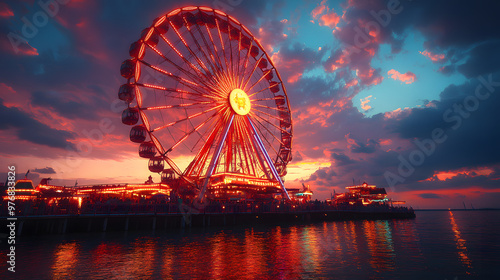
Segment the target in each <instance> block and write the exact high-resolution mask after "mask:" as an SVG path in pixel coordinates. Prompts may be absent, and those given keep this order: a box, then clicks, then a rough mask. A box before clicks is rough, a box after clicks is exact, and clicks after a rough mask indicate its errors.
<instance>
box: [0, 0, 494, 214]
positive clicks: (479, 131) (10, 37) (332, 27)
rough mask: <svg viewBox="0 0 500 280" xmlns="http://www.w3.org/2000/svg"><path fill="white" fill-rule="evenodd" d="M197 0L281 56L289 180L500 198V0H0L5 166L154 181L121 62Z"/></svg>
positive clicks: (85, 180) (95, 179)
mask: <svg viewBox="0 0 500 280" xmlns="http://www.w3.org/2000/svg"><path fill="white" fill-rule="evenodd" d="M42 2H43V3H44V2H45V1H42ZM47 2H50V1H47ZM61 2H65V1H61ZM66 2H68V1H66ZM54 3H58V2H54ZM187 5H200V6H210V7H212V8H216V9H220V10H223V11H225V12H226V13H228V14H230V15H232V16H234V17H235V18H236V19H238V20H239V21H240V22H241V23H242V24H244V25H245V26H246V27H248V29H249V30H250V31H251V32H252V33H253V34H254V36H255V37H256V38H257V39H258V40H260V42H261V44H262V45H263V46H264V47H265V49H266V51H267V52H268V54H269V55H270V56H272V60H273V62H274V64H275V66H276V68H277V70H278V71H279V72H280V74H281V76H282V79H283V81H284V83H285V86H286V88H287V93H288V97H289V99H290V106H291V109H292V119H293V125H294V136H293V161H292V162H291V163H290V164H289V166H288V175H287V177H286V182H285V185H286V186H287V187H298V186H300V185H301V183H302V182H303V183H305V184H309V185H310V186H311V188H312V189H313V191H314V197H313V198H316V199H321V200H324V199H326V198H329V197H330V195H331V193H332V192H333V191H334V190H335V191H336V192H344V191H345V190H344V187H346V186H349V185H352V182H353V180H354V181H355V182H356V183H358V182H363V181H366V182H368V183H370V184H376V185H377V186H380V187H385V188H387V190H388V192H389V194H390V196H391V197H392V198H394V199H397V200H405V201H407V203H408V204H409V205H411V206H413V207H414V208H417V209H419V208H420V209H423V208H448V207H451V208H463V203H465V205H466V206H467V208H470V207H471V205H473V206H474V207H475V208H481V207H496V208H498V207H499V206H500V203H499V202H498V201H499V200H500V183H499V182H500V181H499V179H500V147H499V146H498V143H499V139H500V125H499V123H500V117H499V114H498V107H497V105H500V95H499V92H500V52H499V51H498V50H499V49H500V31H499V30H500V17H498V15H497V13H498V11H500V2H498V1H419V0H415V1H406V0H401V1H389V4H388V3H387V1H377V0H372V1H364V0H348V1H326V0H325V1H313V0H302V1H299V0H295V1H285V0H282V1H255V0H252V1H250V0H215V1H194V0H193V1H160V0H158V1H81V0H78V1H77V0H73V1H69V3H67V4H59V3H58V4H57V5H51V6H50V7H49V10H47V9H44V7H42V6H41V5H40V4H39V2H38V1H3V2H0V33H1V36H0V50H1V52H0V61H1V65H2V67H1V68H0V93H1V94H0V130H1V133H0V157H1V158H0V162H1V164H0V168H3V170H1V169H0V175H1V176H0V180H5V178H6V173H7V170H8V169H7V167H8V166H9V165H15V166H16V171H17V175H18V179H20V178H23V177H24V174H25V173H26V172H27V171H28V169H29V170H30V174H29V176H28V177H29V178H30V179H32V180H33V181H34V183H35V184H37V183H38V182H39V180H40V179H41V178H44V177H51V178H53V179H54V180H53V181H52V183H54V184H61V185H62V184H66V185H74V184H75V181H76V180H77V181H78V184H79V185H85V184H94V183H117V182H120V183H126V182H130V183H132V182H143V181H145V180H146V179H147V177H148V176H149V175H150V174H151V173H150V172H149V171H148V168H147V160H145V159H142V158H140V157H139V156H138V153H137V144H134V143H132V142H131V141H130V140H129V139H128V138H129V130H130V127H128V126H126V125H123V124H122V123H121V111H122V110H123V103H122V101H120V100H118V96H117V93H118V88H119V86H120V85H121V84H122V83H123V82H124V79H123V78H122V77H121V76H120V71H119V69H120V64H121V63H122V61H123V60H125V59H127V58H128V57H129V54H128V50H129V46H130V44H131V43H132V42H134V41H136V40H137V39H138V38H139V36H140V32H141V30H142V29H143V28H145V27H148V26H150V25H151V22H152V21H153V19H155V18H156V17H159V16H162V15H164V14H166V13H168V12H169V11H171V10H173V9H175V8H179V7H182V6H187ZM47 13H48V14H47ZM82 149H83V150H82ZM152 175H153V178H154V180H155V181H158V180H159V176H158V175H157V174H152Z"/></svg>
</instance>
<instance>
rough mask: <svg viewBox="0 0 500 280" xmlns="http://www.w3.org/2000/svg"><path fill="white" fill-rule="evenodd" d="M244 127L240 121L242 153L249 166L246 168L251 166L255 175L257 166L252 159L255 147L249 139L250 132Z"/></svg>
mask: <svg viewBox="0 0 500 280" xmlns="http://www.w3.org/2000/svg"><path fill="white" fill-rule="evenodd" d="M245 127H246V124H245V123H240V125H239V133H240V135H241V137H242V138H241V139H242V140H243V144H244V146H243V155H244V157H245V160H246V163H247V165H248V166H249V167H248V169H250V167H251V168H252V171H253V174H254V175H255V176H257V169H258V168H257V166H256V162H255V160H254V159H253V158H254V157H255V152H256V149H255V147H254V143H253V141H251V139H252V138H251V136H250V133H249V132H248V130H247V129H246V128H245Z"/></svg>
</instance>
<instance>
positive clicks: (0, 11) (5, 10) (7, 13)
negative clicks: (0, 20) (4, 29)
mask: <svg viewBox="0 0 500 280" xmlns="http://www.w3.org/2000/svg"><path fill="white" fill-rule="evenodd" d="M12 16H14V12H12V10H11V9H10V8H9V6H8V5H7V4H6V3H0V17H4V18H8V17H12Z"/></svg>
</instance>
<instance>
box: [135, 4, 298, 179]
mask: <svg viewBox="0 0 500 280" xmlns="http://www.w3.org/2000/svg"><path fill="white" fill-rule="evenodd" d="M192 11H199V12H200V13H201V12H202V11H203V12H211V13H213V14H214V16H217V15H218V16H220V17H216V18H215V20H216V23H217V24H219V23H218V22H219V21H220V20H226V23H227V24H228V25H229V26H231V22H232V23H233V24H236V26H238V27H239V28H240V31H242V30H244V31H245V32H246V35H250V36H251V37H250V40H251V43H254V44H255V45H256V46H257V47H258V49H259V50H260V51H261V52H262V55H261V57H260V59H262V57H264V56H265V59H266V60H267V62H268V63H269V64H270V65H271V67H270V68H269V70H268V71H272V70H274V72H273V73H275V74H276V76H277V79H278V81H279V82H277V83H275V85H281V91H282V93H281V94H283V96H284V100H285V102H286V106H285V107H284V108H285V109H286V111H287V112H288V120H289V122H290V128H289V129H288V130H287V131H286V133H288V134H289V138H290V140H289V143H287V144H286V145H285V144H283V143H281V144H283V146H286V148H287V149H289V151H290V153H291V150H292V139H293V137H292V136H293V125H292V123H293V121H292V116H291V109H290V100H289V98H288V94H287V91H286V87H285V84H284V83H283V80H282V78H281V75H280V74H279V72H278V70H277V69H276V67H275V65H274V63H273V61H272V58H271V57H270V56H269V54H268V53H267V52H266V51H265V49H264V47H263V46H262V45H261V43H260V42H259V41H258V39H257V38H256V37H255V36H254V35H253V34H252V33H251V32H250V31H249V30H248V29H247V28H246V27H245V26H244V25H243V24H241V23H240V22H239V21H238V20H236V19H235V18H234V17H232V16H230V15H228V14H226V13H225V12H223V11H220V10H216V9H212V8H209V7H195V6H188V7H183V8H179V9H175V10H173V11H171V12H170V13H168V14H166V15H164V16H162V17H159V18H157V19H156V20H155V21H154V22H153V24H152V25H151V26H150V27H149V28H148V32H147V33H146V35H145V36H144V37H143V39H142V40H143V41H144V42H143V43H142V45H141V51H143V52H145V49H146V48H148V47H149V48H151V46H150V44H149V43H147V41H148V40H150V38H151V36H152V35H153V33H154V32H155V28H157V27H158V26H159V25H161V24H162V23H163V22H164V21H169V23H170V24H171V25H172V22H171V20H170V17H174V16H176V15H179V14H181V13H183V12H192ZM172 27H173V28H175V27H174V25H172ZM207 28H208V27H207ZM218 29H219V33H220V28H219V27H218ZM228 30H229V27H228ZM176 32H177V31H176ZM219 36H220V34H219ZM240 38H241V37H240ZM220 39H221V41H222V37H221V38H220ZM239 44H241V42H239ZM250 46H252V45H250ZM231 51H232V50H231ZM249 53H250V49H249V50H248V52H247V56H249ZM224 58H225V57H224ZM260 59H259V61H260ZM141 63H142V64H145V63H147V62H144V61H142V60H141V59H137V64H136V69H135V71H134V76H133V78H131V80H133V84H134V85H136V91H135V97H136V100H137V106H136V109H137V110H138V111H139V118H140V120H141V122H142V125H143V126H144V127H145V128H146V131H147V134H148V136H149V138H150V139H151V142H153V143H154V145H155V147H156V148H157V150H158V152H159V154H160V156H161V157H162V158H163V159H164V160H165V161H166V162H167V164H168V165H169V166H170V167H172V169H173V170H174V172H175V173H177V174H178V175H179V176H182V177H183V178H185V177H186V176H185V174H184V173H185V171H186V170H184V171H181V169H180V168H179V167H178V166H177V164H176V163H175V162H174V161H173V160H172V159H171V158H170V157H169V155H168V153H169V150H165V148H164V147H163V145H162V144H161V142H160V140H159V139H158V138H157V137H156V136H155V129H152V128H151V126H150V124H149V120H148V117H147V116H146V114H145V112H144V111H145V110H150V109H151V108H145V107H142V103H141V102H142V96H141V92H140V90H139V87H140V86H148V85H146V84H143V83H140V82H139V81H138V80H139V76H140V74H137V72H139V73H140V68H137V65H140V64H141ZM231 63H232V61H231ZM145 65H146V64H145ZM238 66H239V65H238ZM148 67H150V65H148ZM254 67H255V68H256V67H257V63H255V66H254ZM226 70H227V69H226ZM253 71H255V69H254V70H253ZM164 74H165V73H164ZM252 75H253V72H251V74H250V75H249V77H248V80H250V78H252ZM264 76H265V75H263V76H262V77H261V79H262V78H263V77H264ZM247 83H248V81H247ZM258 83H259V81H257V82H256V83H255V84H258ZM255 84H254V85H255ZM272 86H273V85H271V86H269V88H271V87H272ZM245 87H246V85H245ZM250 89H252V88H250ZM257 93H258V92H257ZM257 93H255V94H257ZM255 94H254V95H255ZM274 96H275V97H276V95H274ZM201 102H202V101H201ZM167 106H168V105H167ZM277 107H279V106H277ZM165 108H166V107H165ZM213 110H217V109H213ZM255 111H256V112H261V113H264V112H262V111H259V109H255ZM250 114H251V113H250ZM264 128H266V127H264ZM280 132H281V133H283V130H281V131H280ZM269 134H270V135H273V134H272V133H269ZM273 136H274V135H273ZM271 147H272V145H271ZM273 149H274V148H273ZM281 149H282V148H281V146H280V148H279V151H276V154H277V155H278V157H279V156H280V155H279V153H280V151H281ZM170 150H171V149H170ZM290 160H291V156H290V159H289V160H283V163H284V165H285V166H286V165H287V164H288V162H289V161H290Z"/></svg>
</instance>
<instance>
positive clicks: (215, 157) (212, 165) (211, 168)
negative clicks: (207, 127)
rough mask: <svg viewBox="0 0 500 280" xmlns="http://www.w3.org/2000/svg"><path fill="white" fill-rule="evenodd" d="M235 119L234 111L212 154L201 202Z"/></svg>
mask: <svg viewBox="0 0 500 280" xmlns="http://www.w3.org/2000/svg"><path fill="white" fill-rule="evenodd" d="M233 120H234V113H231V116H230V117H229V120H228V121H227V123H226V124H225V127H224V131H223V132H222V135H221V139H219V143H218V144H217V148H216V150H215V153H214V155H213V156H212V159H211V160H210V165H209V166H208V170H207V173H206V175H205V182H204V183H203V187H202V188H201V191H200V194H199V195H198V200H199V201H200V202H203V199H204V198H205V191H206V190H207V185H208V182H209V181H210V177H211V176H212V174H213V172H214V169H215V167H216V165H217V162H218V161H219V156H220V154H221V151H222V147H223V146H224V143H225V142H226V137H227V134H228V132H229V129H230V128H231V125H232V124H233Z"/></svg>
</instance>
